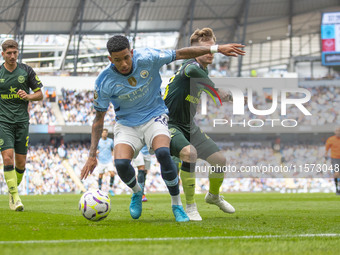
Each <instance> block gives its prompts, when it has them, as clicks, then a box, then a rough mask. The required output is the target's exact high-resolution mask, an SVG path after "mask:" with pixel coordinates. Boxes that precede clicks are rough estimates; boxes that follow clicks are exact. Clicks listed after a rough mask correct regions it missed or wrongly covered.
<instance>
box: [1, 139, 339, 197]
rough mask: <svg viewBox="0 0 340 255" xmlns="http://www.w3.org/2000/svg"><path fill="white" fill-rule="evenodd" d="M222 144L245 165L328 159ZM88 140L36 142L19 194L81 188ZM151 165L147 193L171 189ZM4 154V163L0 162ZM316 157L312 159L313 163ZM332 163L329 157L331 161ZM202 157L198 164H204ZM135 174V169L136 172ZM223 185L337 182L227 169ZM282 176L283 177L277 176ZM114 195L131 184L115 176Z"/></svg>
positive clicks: (252, 188) (227, 188)
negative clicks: (78, 182)
mask: <svg viewBox="0 0 340 255" xmlns="http://www.w3.org/2000/svg"><path fill="white" fill-rule="evenodd" d="M219 145H220V146H221V145H222V146H221V147H222V148H223V153H224V155H225V156H226V159H227V164H230V165H235V166H241V165H248V166H259V165H266V164H267V165H268V164H272V165H276V166H279V165H289V164H305V163H316V164H317V163H319V164H324V163H326V162H325V159H324V158H323V155H324V147H323V145H318V146H317V145H287V146H283V148H282V150H281V152H280V153H278V152H277V151H274V150H273V149H272V148H271V147H266V146H256V147H235V148H231V147H227V146H223V143H222V144H219ZM89 146H90V144H89V143H79V142H77V143H68V144H66V145H65V144H63V143H62V144H60V145H59V146H58V147H56V146H52V145H50V146H47V145H36V146H30V148H29V151H28V155H27V165H26V169H27V171H26V174H25V177H24V179H23V182H22V184H21V185H20V187H19V191H20V193H21V194H27V193H28V194H58V193H80V188H79V187H77V185H76V184H75V182H74V180H73V179H72V178H71V176H72V173H71V172H70V171H73V172H74V173H75V175H76V176H80V171H81V168H82V167H83V166H84V164H85V161H86V160H87V157H88V151H89ZM151 159H152V161H151V169H150V171H149V173H148V175H147V178H146V185H145V188H146V192H147V193H152V192H167V188H166V186H165V184H164V182H163V180H162V178H161V175H160V168H159V163H158V162H157V160H156V158H155V157H154V156H152V157H151ZM1 160H2V159H0V164H2V161H1ZM311 160H312V162H311ZM327 163H329V162H327ZM202 164H204V163H203V162H201V161H200V162H198V163H197V165H202ZM136 173H137V171H136ZM225 177H226V178H225V180H224V182H223V185H222V192H283V193H286V192H333V189H334V187H333V186H334V184H333V181H332V178H331V177H332V175H331V172H330V171H326V172H319V173H316V172H315V171H314V172H309V173H308V175H305V176H304V177H305V178H291V177H297V176H295V175H286V176H285V177H289V178H282V177H281V176H278V175H277V174H275V173H274V174H272V175H270V176H269V175H265V176H264V177H271V178H264V177H263V178H262V177H261V175H259V174H257V175H256V177H257V178H252V175H251V174H250V173H247V174H245V175H243V176H235V177H234V178H231V177H233V175H230V174H228V173H226V175H225ZM278 177H280V178H278ZM97 178H98V173H97V171H96V170H95V171H94V173H93V174H92V175H90V176H89V177H88V178H87V179H86V180H85V181H83V185H84V187H85V189H89V188H97V187H98V182H97ZM109 179H110V177H109V175H108V174H105V175H104V179H103V188H102V189H103V190H104V191H108V189H109ZM0 183H1V185H2V186H0V193H1V194H4V193H7V186H6V185H5V183H4V179H3V174H1V175H0ZM208 189H209V181H208V179H207V178H197V186H196V190H197V193H205V192H207V191H208ZM114 192H115V193H116V194H124V193H130V192H131V191H130V189H129V188H128V187H127V186H126V185H125V184H124V183H123V182H122V181H121V180H120V178H119V177H118V175H116V178H115V183H114Z"/></svg>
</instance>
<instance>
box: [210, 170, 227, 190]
mask: <svg viewBox="0 0 340 255" xmlns="http://www.w3.org/2000/svg"><path fill="white" fill-rule="evenodd" d="M223 178H224V173H210V174H209V182H210V186H209V192H210V193H211V194H213V195H218V194H219V193H220V188H221V186H222V182H223Z"/></svg>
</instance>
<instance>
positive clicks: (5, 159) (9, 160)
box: [2, 153, 14, 165]
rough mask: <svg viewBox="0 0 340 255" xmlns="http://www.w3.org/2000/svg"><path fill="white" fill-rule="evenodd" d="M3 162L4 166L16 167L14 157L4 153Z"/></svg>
mask: <svg viewBox="0 0 340 255" xmlns="http://www.w3.org/2000/svg"><path fill="white" fill-rule="evenodd" d="M2 160H3V162H4V165H14V160H13V155H11V154H9V153H6V154H5V153H3V154H2Z"/></svg>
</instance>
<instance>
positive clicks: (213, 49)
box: [210, 44, 218, 54]
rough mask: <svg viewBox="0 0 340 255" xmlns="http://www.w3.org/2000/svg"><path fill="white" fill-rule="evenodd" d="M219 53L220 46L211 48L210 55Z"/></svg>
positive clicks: (216, 45)
mask: <svg viewBox="0 0 340 255" xmlns="http://www.w3.org/2000/svg"><path fill="white" fill-rule="evenodd" d="M217 52H218V44H215V45H213V46H211V47H210V53H211V54H214V53H217Z"/></svg>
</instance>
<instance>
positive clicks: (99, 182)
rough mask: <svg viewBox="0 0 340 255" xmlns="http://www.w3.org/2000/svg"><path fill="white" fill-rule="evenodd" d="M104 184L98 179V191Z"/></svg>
mask: <svg viewBox="0 0 340 255" xmlns="http://www.w3.org/2000/svg"><path fill="white" fill-rule="evenodd" d="M102 183H103V179H102V178H98V189H102Z"/></svg>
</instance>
